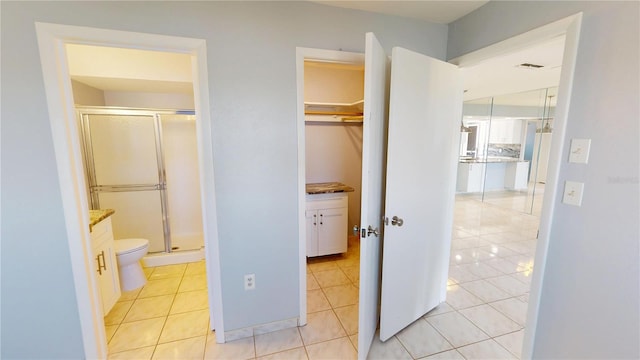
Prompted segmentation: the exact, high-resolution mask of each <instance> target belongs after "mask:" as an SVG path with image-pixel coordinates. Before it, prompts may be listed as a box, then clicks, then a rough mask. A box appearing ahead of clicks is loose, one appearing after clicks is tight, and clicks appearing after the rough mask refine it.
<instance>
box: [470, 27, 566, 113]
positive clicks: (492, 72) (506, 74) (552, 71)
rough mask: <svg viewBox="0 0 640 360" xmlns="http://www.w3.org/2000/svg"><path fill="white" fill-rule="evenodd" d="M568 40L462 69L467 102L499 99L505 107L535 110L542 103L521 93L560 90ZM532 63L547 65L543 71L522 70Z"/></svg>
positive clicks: (546, 44)
mask: <svg viewBox="0 0 640 360" xmlns="http://www.w3.org/2000/svg"><path fill="white" fill-rule="evenodd" d="M564 40H565V37H564V36H559V37H556V38H554V39H551V40H549V41H546V42H543V43H539V44H537V45H535V46H532V47H528V48H526V49H522V50H520V51H518V52H514V53H511V54H506V55H503V56H499V57H494V58H491V59H490V60H488V61H484V62H481V63H479V64H476V65H474V66H470V67H464V68H462V73H463V78H464V88H465V90H467V92H466V93H465V94H464V100H465V101H468V100H474V99H481V98H485V97H489V96H496V95H505V94H514V95H512V96H496V98H495V99H494V101H500V103H501V104H504V105H507V104H508V105H528V106H535V105H536V104H537V102H538V99H537V98H535V96H534V97H531V98H529V100H525V97H523V96H519V95H517V93H521V92H526V91H530V90H534V89H543V88H549V87H555V86H558V84H559V83H560V71H561V67H562V55H563V53H564ZM523 63H529V64H537V65H543V67H542V68H539V69H531V68H522V67H518V65H519V64H523Z"/></svg>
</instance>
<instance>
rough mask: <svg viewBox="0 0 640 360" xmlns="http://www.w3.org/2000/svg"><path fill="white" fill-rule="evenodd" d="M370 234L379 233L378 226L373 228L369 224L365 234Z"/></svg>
mask: <svg viewBox="0 0 640 360" xmlns="http://www.w3.org/2000/svg"><path fill="white" fill-rule="evenodd" d="M371 234H373V235H375V236H378V235H380V231H379V230H378V228H375V229H374V228H373V227H371V225H369V227H368V228H367V236H371Z"/></svg>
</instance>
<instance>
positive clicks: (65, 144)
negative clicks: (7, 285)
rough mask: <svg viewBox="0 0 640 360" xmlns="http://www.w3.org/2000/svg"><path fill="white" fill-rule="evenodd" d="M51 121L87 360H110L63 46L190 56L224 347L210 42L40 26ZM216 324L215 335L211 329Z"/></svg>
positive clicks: (212, 300)
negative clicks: (95, 274)
mask: <svg viewBox="0 0 640 360" xmlns="http://www.w3.org/2000/svg"><path fill="white" fill-rule="evenodd" d="M35 27H36V33H37V38H38V46H39V51H40V61H41V66H42V72H43V79H44V85H45V92H46V96H47V107H48V112H49V122H50V125H51V130H52V138H53V145H54V150H55V157H56V166H57V170H58V181H59V185H60V192H61V195H62V205H63V211H64V217H65V227H66V232H67V246H68V248H69V254H70V258H71V270H72V274H73V281H74V287H75V295H76V302H77V307H78V315H79V320H80V328H81V331H82V340H83V346H84V352H85V357H86V358H106V356H107V342H106V336H105V328H104V319H103V317H102V308H101V303H100V299H99V292H98V291H99V290H98V286H97V281H96V279H95V278H94V277H93V276H90V274H93V270H92V265H91V264H92V256H91V242H90V234H89V228H88V226H87V225H86V224H88V223H89V214H88V211H87V210H88V209H89V206H88V201H87V194H86V191H85V189H86V180H85V178H84V170H83V164H82V157H81V148H80V139H79V132H78V127H77V123H76V112H75V106H74V102H73V92H72V88H71V78H70V75H69V69H68V65H67V56H66V49H65V44H70V43H73V44H85V45H95V46H111V47H120V48H131V49H141V50H154V51H163V52H172V53H182V54H190V55H191V65H192V73H193V87H194V89H193V90H194V100H195V110H196V113H197V114H198V118H197V120H196V134H197V139H198V157H199V160H198V163H199V171H200V184H201V185H200V195H201V200H202V217H203V225H204V226H203V231H204V245H205V248H206V250H205V259H206V260H205V261H206V268H207V287H208V294H209V316H210V318H211V319H213V320H214V321H215V328H216V329H217V330H218V331H217V332H216V333H217V341H218V342H224V321H223V312H222V296H221V293H222V292H221V288H222V286H221V276H220V256H219V239H218V225H217V215H216V200H215V185H214V171H213V152H212V148H213V141H212V137H211V124H212V122H211V113H210V106H209V86H208V74H207V57H206V54H207V49H206V42H205V40H202V39H193V38H184V37H176V36H166V35H155V34H146V33H138V32H129V31H119V30H108V29H98V28H90V27H82V26H71V25H59V24H50V23H41V22H36V23H35ZM214 321H211V328H212V329H213V328H214Z"/></svg>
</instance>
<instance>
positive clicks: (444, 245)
mask: <svg viewBox="0 0 640 360" xmlns="http://www.w3.org/2000/svg"><path fill="white" fill-rule="evenodd" d="M462 92H463V91H462V77H461V75H460V73H459V70H458V68H457V67H456V66H454V65H451V64H449V63H446V62H443V61H439V60H436V59H433V58H430V57H427V56H424V55H422V54H418V53H415V52H412V51H409V50H406V49H403V48H397V47H396V48H394V49H393V52H392V56H391V90H390V102H389V130H388V148H387V176H386V199H385V216H386V218H387V219H388V225H385V229H384V235H385V238H384V251H383V253H384V255H383V264H382V297H381V313H380V339H381V340H383V341H385V340H387V339H389V338H390V337H391V336H393V335H394V334H396V333H397V332H398V331H400V330H402V329H403V328H405V327H406V326H407V325H409V324H411V323H412V322H413V321H415V320H416V319H418V318H420V317H421V316H423V315H424V314H425V313H427V312H428V311H430V310H431V309H433V308H434V307H436V306H437V305H438V304H440V303H441V302H443V301H444V300H445V298H446V293H447V291H446V290H447V289H446V288H447V276H448V268H449V267H448V266H449V253H450V249H449V246H450V240H451V227H452V222H453V203H454V194H455V179H456V170H457V155H458V154H457V152H458V145H459V144H458V141H459V139H460V133H459V126H460V119H461V116H462ZM365 104H366V103H365ZM367 240H368V239H367Z"/></svg>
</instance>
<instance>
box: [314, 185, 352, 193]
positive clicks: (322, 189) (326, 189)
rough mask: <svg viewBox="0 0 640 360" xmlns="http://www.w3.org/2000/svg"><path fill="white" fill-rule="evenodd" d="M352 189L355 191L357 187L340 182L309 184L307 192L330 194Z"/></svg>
mask: <svg viewBox="0 0 640 360" xmlns="http://www.w3.org/2000/svg"><path fill="white" fill-rule="evenodd" d="M352 191H355V189H354V188H352V187H351V186H347V185H345V184H343V183H339V182H327V183H314V184H307V194H328V193H340V192H352Z"/></svg>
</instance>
